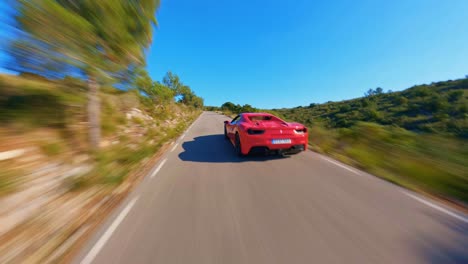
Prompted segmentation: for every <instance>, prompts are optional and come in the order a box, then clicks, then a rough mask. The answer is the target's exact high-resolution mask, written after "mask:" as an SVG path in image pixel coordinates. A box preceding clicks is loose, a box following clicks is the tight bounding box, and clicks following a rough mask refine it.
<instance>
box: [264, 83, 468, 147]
mask: <svg viewBox="0 0 468 264" xmlns="http://www.w3.org/2000/svg"><path fill="white" fill-rule="evenodd" d="M273 111H275V112H278V113H279V114H280V115H281V116H283V117H284V118H286V119H290V120H294V121H297V122H302V123H305V124H308V125H312V124H314V123H316V122H319V123H322V125H324V126H326V127H327V128H348V127H352V126H353V125H355V124H357V123H358V122H360V121H364V122H372V123H378V124H381V125H392V126H399V127H402V128H405V129H407V130H411V131H414V132H429V133H439V134H450V135H455V136H458V137H462V138H468V78H466V79H459V80H449V81H443V82H436V83H432V84H429V85H426V84H424V85H417V86H413V87H411V88H408V89H406V90H404V91H400V92H389V93H384V92H383V91H382V89H380V88H377V89H375V90H369V91H368V92H367V93H366V95H365V96H364V97H361V98H357V99H352V100H346V101H341V102H327V103H324V104H310V105H309V106H306V107H303V106H299V107H295V108H282V109H273Z"/></svg>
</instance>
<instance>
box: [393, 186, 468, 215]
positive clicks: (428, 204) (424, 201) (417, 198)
mask: <svg viewBox="0 0 468 264" xmlns="http://www.w3.org/2000/svg"><path fill="white" fill-rule="evenodd" d="M401 192H402V193H404V194H406V195H407V196H409V197H411V198H413V199H415V200H416V201H418V202H420V203H423V204H425V205H427V206H429V207H432V208H434V209H436V210H439V211H441V212H443V213H446V214H448V215H450V216H451V217H454V218H456V219H458V220H460V221H462V222H465V223H468V218H466V217H463V216H461V215H459V214H456V213H454V212H451V211H449V210H447V209H445V208H443V207H440V206H438V205H436V204H433V203H431V202H428V201H426V200H424V199H422V198H419V197H417V196H416V195H413V194H411V193H409V192H406V191H401Z"/></svg>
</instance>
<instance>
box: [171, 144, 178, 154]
mask: <svg viewBox="0 0 468 264" xmlns="http://www.w3.org/2000/svg"><path fill="white" fill-rule="evenodd" d="M178 145H179V143H176V144H175V145H174V146H173V147H172V149H171V152H172V151H174V150H175V149H176V148H177V146H178Z"/></svg>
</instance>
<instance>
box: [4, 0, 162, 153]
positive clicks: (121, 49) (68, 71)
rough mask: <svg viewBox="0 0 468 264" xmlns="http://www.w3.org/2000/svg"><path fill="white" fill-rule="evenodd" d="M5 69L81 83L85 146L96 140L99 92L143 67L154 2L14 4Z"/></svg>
mask: <svg viewBox="0 0 468 264" xmlns="http://www.w3.org/2000/svg"><path fill="white" fill-rule="evenodd" d="M13 2H14V7H15V8H16V12H15V14H16V23H15V24H14V26H15V27H16V28H17V30H16V31H15V32H17V33H16V34H17V35H16V37H15V38H14V39H13V40H12V41H11V43H10V48H9V54H10V56H11V57H12V62H10V63H8V66H9V68H10V69H11V70H14V71H17V72H31V73H34V74H38V75H43V76H46V77H49V78H54V79H56V78H63V77H64V76H66V75H72V76H75V77H78V78H80V79H82V80H86V81H87V86H88V98H89V100H88V121H89V125H90V132H89V138H90V143H91V146H92V147H94V148H97V147H98V145H99V141H100V118H99V115H100V107H99V99H98V91H99V87H100V86H101V85H103V84H111V83H115V82H125V81H126V80H128V79H129V78H130V76H131V75H132V72H133V69H134V68H135V67H137V66H139V65H143V64H144V63H145V50H146V49H147V48H148V47H149V45H150V43H151V41H152V26H153V25H155V24H156V19H155V12H156V10H157V9H158V7H159V0H140V1H126V0H100V1H88V0H86V1H71V0H60V1H55V0H33V1H27V0H17V1H13Z"/></svg>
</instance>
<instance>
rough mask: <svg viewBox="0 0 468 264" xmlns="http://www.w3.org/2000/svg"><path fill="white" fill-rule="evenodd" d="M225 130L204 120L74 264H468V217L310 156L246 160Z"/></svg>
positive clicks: (211, 118)
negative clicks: (225, 137)
mask: <svg viewBox="0 0 468 264" xmlns="http://www.w3.org/2000/svg"><path fill="white" fill-rule="evenodd" d="M224 120H226V118H225V117H223V116H221V115H218V114H215V113H211V112H205V113H204V114H203V115H201V116H200V118H199V119H198V120H197V121H196V122H195V123H194V125H193V127H192V128H190V129H189V130H188V131H187V133H186V135H185V136H184V137H183V138H181V139H180V140H179V142H178V143H177V145H175V147H173V151H171V152H168V153H167V154H166V155H165V156H164V157H163V159H162V160H161V161H160V163H159V164H156V166H155V169H154V171H153V173H152V175H149V176H148V177H146V178H145V179H144V181H143V182H142V184H141V185H140V186H139V187H138V188H137V189H136V190H135V191H134V192H133V193H132V194H131V195H130V197H129V198H128V199H127V200H126V202H124V203H123V205H122V206H121V208H120V209H118V210H116V212H115V213H114V215H113V216H111V217H110V218H109V219H108V221H107V223H106V224H104V225H103V227H102V230H100V231H99V232H97V233H96V235H95V237H94V238H92V239H91V240H90V241H89V243H88V245H87V246H85V247H84V248H83V250H82V252H81V253H80V254H78V256H77V258H76V259H75V262H76V263H163V264H171V263H203V264H209V263H223V264H224V263H235V264H239V263H268V264H273V263H468V246H467V245H468V223H467V221H468V220H467V219H468V218H467V216H466V215H463V214H462V213H460V212H453V211H445V212H444V211H443V210H446V209H444V208H443V207H437V208H434V207H432V206H434V203H433V202H430V203H428V202H427V201H428V200H426V199H424V200H422V199H420V198H418V197H419V196H414V194H408V193H407V192H405V191H404V190H402V189H401V188H399V187H396V186H394V185H392V184H389V183H387V182H384V181H382V180H379V179H377V178H375V177H372V176H370V175H368V174H366V173H363V172H361V171H358V170H356V169H352V168H349V167H347V166H345V165H342V164H341V163H338V162H336V161H333V160H331V159H326V158H324V157H323V156H320V155H318V154H316V153H313V152H310V151H309V152H304V153H301V154H299V155H295V156H292V157H289V158H274V157H269V158H265V157H248V158H238V157H236V156H235V154H234V149H233V148H232V147H231V146H230V144H229V143H228V142H226V141H225V140H224V139H223V136H222V134H221V133H222V132H223V128H222V122H223V121H224ZM161 164H162V166H161ZM151 176H154V177H151ZM411 195H412V196H411ZM435 206H437V205H435ZM439 206H440V205H439ZM441 210H442V211H441ZM450 214H451V215H450Z"/></svg>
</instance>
